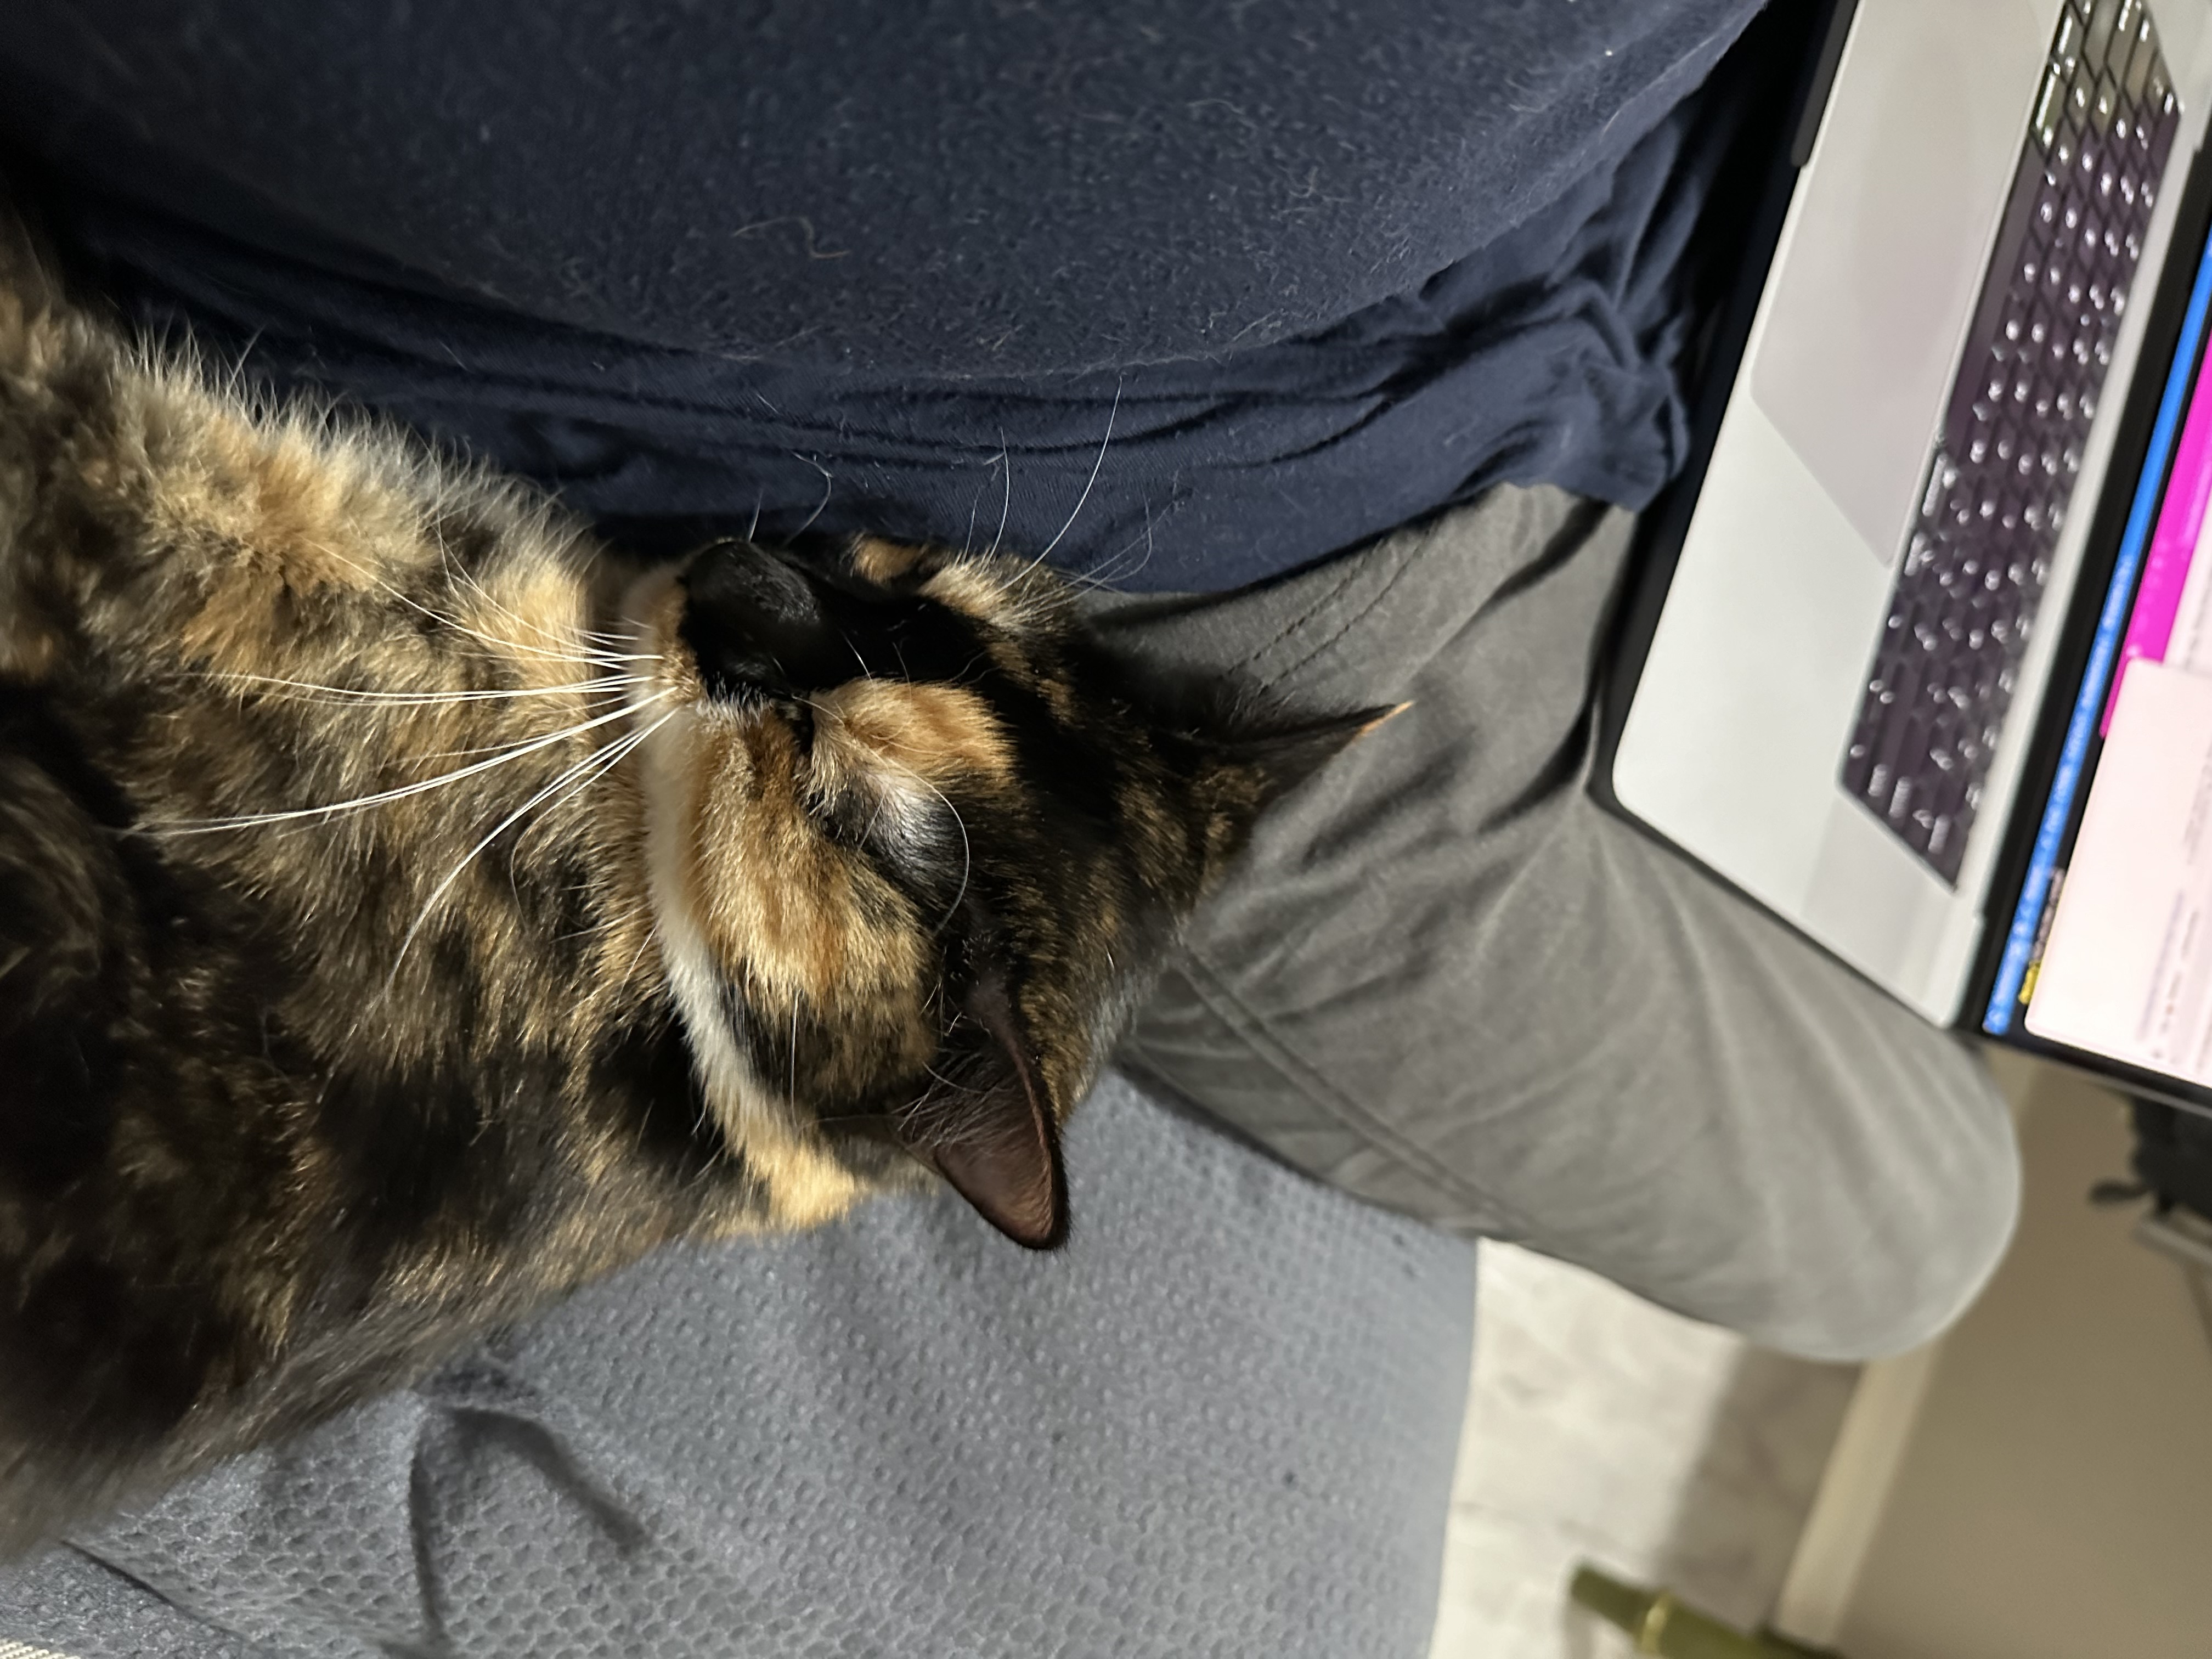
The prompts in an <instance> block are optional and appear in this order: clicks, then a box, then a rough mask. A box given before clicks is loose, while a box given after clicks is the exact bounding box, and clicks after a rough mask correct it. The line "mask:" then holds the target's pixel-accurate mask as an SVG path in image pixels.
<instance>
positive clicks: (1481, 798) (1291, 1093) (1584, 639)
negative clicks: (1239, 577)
mask: <svg viewBox="0 0 2212 1659" xmlns="http://www.w3.org/2000/svg"><path fill="white" fill-rule="evenodd" d="M1633 524H1634V520H1633V519H1632V518H1631V517H1630V516H1629V515H1627V514H1626V513H1619V512H1612V511H1607V510H1606V509H1604V508H1602V507H1598V506H1596V505H1594V504H1591V503H1588V502H1583V501H1577V500H1576V499H1575V498H1573V497H1571V496H1568V495H1564V494H1562V493H1560V492H1559V491H1556V490H1551V489H1537V490H1527V491H1524V490H1516V489H1499V490H1497V491H1494V492H1492V494H1491V495H1487V496H1486V497H1485V498H1484V499H1483V500H1482V501H1480V502H1479V503H1477V504H1475V505H1474V506H1473V507H1467V508H1463V509H1461V510H1459V511H1457V512H1455V513H1449V514H1446V515H1444V516H1443V518H1441V519H1440V520H1437V521H1436V522H1434V523H1433V524H1431V525H1430V526H1424V527H1417V528H1413V529H1409V530H1407V531H1405V532H1401V533H1399V534H1397V535H1395V536H1393V537H1390V538H1386V539H1385V540H1384V541H1383V542H1381V543H1379V544H1376V545H1375V546H1373V547H1371V548H1369V549H1367V550H1363V551H1361V552H1358V553H1357V554H1354V555H1352V556H1347V557H1346V558H1343V559H1340V560H1337V561H1334V562H1330V563H1328V564H1326V565H1323V566H1321V567H1318V568H1315V569H1313V570H1310V571H1309V572H1306V573H1304V574H1299V575H1296V576H1293V577H1291V578H1288V579H1285V580H1280V581H1277V582H1274V583H1271V584H1268V585H1267V586H1261V587H1259V588H1255V589H1249V590H1245V591H1243V592H1237V593H1233V594H1226V595H1208V596H1203V597H1199V598H1194V599H1188V600H1170V601H1142V602H1138V601H1120V602H1116V601H1111V600H1103V601H1097V602H1096V603H1097V606H1098V610H1099V612H1100V616H1101V620H1102V621H1103V623H1105V625H1106V626H1108V627H1109V629H1110V630H1111V631H1112V632H1113V633H1114V635H1115V637H1116V638H1117V639H1118V640H1119V641H1121V642H1122V643H1124V644H1125V645H1126V646H1127V647H1129V648H1130V649H1132V650H1134V651H1137V652H1139V653H1145V654H1147V655H1151V656H1153V657H1156V658H1158V659H1161V660H1164V661H1170V662H1175V663H1180V664H1184V665H1198V666H1219V665H1235V666H1237V667H1239V668H1241V669H1242V670H1243V671H1244V672H1245V673H1247V674H1248V675H1249V676H1250V677H1251V678H1254V679H1255V680H1256V681H1257V682H1259V683H1260V684H1263V685H1265V686H1266V687H1267V688H1269V689H1270V690H1273V692H1275V693H1277V694H1279V696H1282V697H1284V698H1285V699H1286V700H1287V701H1288V702H1291V703H1292V704H1293V705H1297V706H1301V707H1305V708H1316V709H1340V708H1358V707H1364V706H1368V705H1373V704H1379V703H1386V702H1395V701H1398V700H1400V699H1411V700H1412V705H1413V706H1412V707H1411V708H1408V709H1407V710H1406V712H1405V713H1403V714H1401V715H1400V716H1399V717H1398V718H1396V719H1395V720H1390V721H1389V722H1388V723H1387V724H1385V725H1384V726H1382V727H1381V728H1380V729H1379V730H1377V731H1376V732H1374V733H1373V734H1372V735H1370V736H1369V737H1367V738H1363V739H1362V740H1361V741H1359V742H1358V743H1357V744H1354V745H1353V747H1352V750H1350V751H1349V752H1348V753H1346V755H1345V756H1343V757H1341V758H1340V759H1339V760H1338V761H1336V762H1335V763H1333V764H1332V765H1331V766H1330V767H1329V768H1328V769H1327V770H1326V771H1325V772H1324V773H1323V774H1322V776H1320V777H1319V778H1317V779H1316V780H1315V781H1312V782H1310V783H1309V784H1308V785H1306V786H1305V787H1303V788H1302V789H1300V790H1299V791H1297V793H1294V794H1293V795H1292V796H1291V797H1290V798H1289V799H1286V800H1285V802H1284V803H1282V805H1280V806H1279V807H1278V808H1277V809H1276V811H1275V812H1274V814H1273V817H1271V818H1270V819H1269V820H1267V821H1266V822H1265V823H1263V824H1262V826H1261V831H1260V834H1259V836H1258V839H1257V841H1256V842H1255V846H1254V848H1252V850H1251V852H1250V854H1249V856H1248V857H1247V858H1246V860H1244V861H1243V863H1242V864H1241V865H1240V866H1238V868H1237V870H1236V871H1235V872H1232V875H1231V878H1230V881H1229V883H1228V884H1227V886H1226V888H1225V890H1223V891H1222V892H1221V893H1219V894H1218V896H1216V897H1215V898H1213V899H1212V901H1211V902H1209V903H1208V905H1207V906H1206V908H1205V909H1204V910H1203V911H1202V913H1201V915H1200V918H1199V920H1198V921H1197V923H1196V925H1195V927H1194V929H1193V932H1192V934H1191V936H1190V937H1189V939H1188V942H1187V944H1186V946H1185V948H1184V949H1183V950H1182V951H1181V952H1180V954H1179V955H1178V956H1177V957H1176V960H1175V962H1174V963H1173V964H1172V965H1171V966H1170V969H1169V971H1168V973H1167V975H1166V977H1165V979H1164V982H1163V984H1162V985H1161V987H1160V988H1159V990H1158V994H1156V995H1155V997H1154V998H1153V1000H1152V1002H1151V1003H1150V1005H1149V1006H1147V1008H1146V1011H1145V1012H1144V1013H1143V1014H1142V1016H1141V1017H1140V1019H1139V1024H1138V1025H1137V1028H1136V1030H1134V1032H1133V1036H1131V1038H1130V1039H1129V1042H1128V1043H1127V1047H1126V1049H1125V1051H1124V1055H1123V1060H1124V1063H1125V1064H1126V1065H1127V1066H1129V1067H1130V1068H1131V1069H1133V1071H1135V1072H1137V1073H1139V1074H1140V1075H1144V1076H1147V1077H1149V1078H1152V1079H1155V1080H1158V1081H1159V1082H1163V1083H1164V1084H1166V1085H1170V1087H1172V1088H1173V1089H1175V1090H1176V1091H1178V1092H1180V1093H1181V1094H1182V1095H1183V1096H1185V1097H1188V1099H1190V1100H1192V1101H1193V1102H1194V1103H1197V1104H1199V1105H1200V1106H1201V1107H1203V1108H1204V1109H1206V1110H1207V1111H1209V1112H1211V1113H1212V1114H1214V1115H1216V1116H1218V1117H1219V1118H1221V1119H1223V1120H1225V1121H1227V1122H1228V1123H1230V1124H1231V1125H1232V1126H1234V1127H1237V1128H1239V1129H1241V1130H1243V1131H1244V1132H1245V1133H1249V1135H1251V1136H1253V1137H1255V1139H1258V1140H1259V1141H1261V1143H1262V1144H1263V1145H1265V1146H1267V1147H1268V1148H1270V1149H1271V1150H1273V1152H1275V1153H1277V1154H1278V1155H1279V1156H1280V1157H1282V1158H1285V1159H1286V1160H1287V1161H1289V1162H1291V1163H1292V1164H1296V1165H1298V1166H1300V1167H1302V1168H1304V1169H1305V1170H1308V1171H1310V1172H1311V1173H1313V1174H1315V1175H1316V1176H1320V1177H1322V1178H1323V1179H1325V1180H1328V1181H1329V1182H1333V1183H1334V1184H1336V1185H1338V1186H1340V1187H1342V1188H1346V1189H1347V1190H1349V1191H1351V1192H1353V1193H1355V1194H1359V1195H1361V1196H1364V1197H1366V1198H1369V1199H1371V1200H1375V1201H1377V1202H1379V1203H1382V1204H1384V1205H1387V1206H1393V1207H1395V1208H1397V1209H1400V1210H1403V1211H1407V1212H1411V1213H1413V1214H1415V1215H1418V1216H1421V1217H1424V1218H1427V1219H1430V1220H1431V1221H1433V1222H1436V1223H1437V1224H1438V1225H1442V1226H1444V1227H1446V1228H1449V1229H1450V1230H1452V1231H1458V1232H1462V1233H1467V1234H1479V1235H1483V1236H1488V1237H1503V1238H1510V1239H1516V1240H1519V1241H1521V1242H1523V1243H1528V1244H1530V1245H1532V1246H1534V1247H1535V1248H1537V1249H1541V1250H1544V1251H1546V1252H1547V1253H1549V1254H1552V1255H1558V1256H1560V1257H1563V1258H1565V1259H1566V1260H1569V1261H1575V1262H1577V1263H1580V1264H1582V1265H1584V1266H1586V1267H1591V1268H1594V1269H1595V1270H1596V1271H1598V1272H1600V1273H1604V1274H1605V1275H1607V1277H1609V1278H1611V1279H1615V1280H1617V1281H1618V1282H1620V1283H1621V1284H1623V1285H1626V1286H1628V1287H1629V1288H1631V1289H1632V1290H1635V1291H1639V1292H1641V1293H1643V1294H1644V1295H1646V1296H1648V1297H1651V1298H1652V1299H1654V1300H1656V1301H1658V1302H1660V1303H1662V1304H1667V1305H1668V1306H1670V1307H1673V1308H1676V1309H1678V1310H1681V1311H1683V1312H1686V1313H1688V1314H1692V1315H1694V1316H1698V1317H1700V1318H1703V1319H1707V1320H1711V1321H1714V1322H1718V1323H1721V1324H1724V1325H1727V1326H1730V1327H1732V1328H1735V1329H1738V1330H1741V1331H1742V1332H1744V1333H1745V1334H1748V1335H1750V1336H1752V1337H1753V1338H1754V1339H1756V1340H1760V1341H1763V1342H1765V1343H1768V1344H1771V1345H1772V1346H1778V1347H1782V1348H1786V1349H1790V1350H1794V1351H1796V1352H1804V1353H1808V1354H1813V1355H1817V1356H1821V1357H1831V1358H1843V1357H1860V1356H1864V1355H1869V1354H1875V1353H1881V1352H1891V1351H1894V1350H1897V1349H1900V1348H1903V1347H1905V1346H1910V1345H1911V1344H1913V1343H1915V1342H1917V1341H1918V1340H1923V1339H1924V1338H1926V1337H1927V1336H1929V1335H1930V1334H1933V1333H1934V1332H1936V1330H1938V1329H1940V1328H1942V1326H1943V1325H1944V1324H1945V1323H1946V1322H1948V1320H1949V1319H1950V1318H1951V1317H1952V1316H1954V1315H1955V1313H1956V1312H1957V1311H1958V1310H1960V1307H1961V1306H1962V1305H1963V1304H1964V1303H1965V1302H1966V1299H1967V1298H1968V1297H1971V1295H1972V1293H1973V1291H1975V1290H1976V1289H1978V1286H1979V1285H1980V1284H1981V1283H1982V1281H1983V1279H1984V1278H1985V1277H1986V1276H1987V1273H1989V1271H1990V1268H1991V1267H1993V1266H1994V1265H1995V1261H1996V1256H1997V1255H1998V1254H1999V1252H2000V1251H2001V1250H2002V1247H2003V1244H2004V1243H2005V1240H2006V1239H2007V1237H2008V1236H2009V1231H2010V1227H2011V1222H2012V1218H2013V1214H2014V1211H2015V1205H2016V1201H2017V1192H2018V1158H2017V1152H2016V1148H2015V1143H2014V1140H2013V1135H2012V1129H2011V1125H2010V1121H2009V1118H2008V1115H2007V1112H2006V1109H2005V1107H2004V1104H2003V1102H2002V1098H2001V1097H2000V1096H1999V1095H1998V1093H1997V1091H1996V1087H1995V1085H1994V1084H1993V1083H1992V1081H1991V1080H1990V1077H1989V1075H1988V1073H1987V1072H1986V1070H1985V1069H1984V1066H1983V1064H1982V1062H1981V1060H1980V1059H1979V1058H1978V1056H1977V1055H1976V1054H1974V1052H1973V1051H1972V1048H1970V1047H1969V1046H1968V1045H1967V1043H1966V1042H1965V1041H1964V1040H1963V1039H1960V1038H1959V1037H1956V1036H1951V1035H1949V1034H1946V1033H1942V1032H1939V1031H1936V1030H1933V1029H1932V1028H1930V1027H1928V1026H1927V1025H1925V1024H1923V1023H1922V1022H1921V1021H1920V1020H1919V1019H1918V1018H1917V1017H1916V1016H1914V1015H1912V1014H1911V1013H1910V1012H1907V1011H1906V1010H1905V1009H1904V1008H1903V1007H1902V1006H1899V1005H1897V1004H1895V1003H1893V1002H1892V1001H1891V1000H1889V999H1888V998H1887V997H1886V996H1885V995H1883V994H1881V992H1879V991H1877V990H1875V988H1874V987H1872V986H1870V985H1869V984H1868V983H1866V982H1865V981H1863V980H1861V979H1859V978H1858V977H1857V975H1854V974H1852V973H1851V972H1850V970H1849V969H1845V968H1844V967H1842V966H1841V965H1839V964H1838V963H1836V962H1834V961H1833V960H1832V959H1831V958H1829V957H1826V956H1825V955H1823V954H1822V953H1820V951H1817V950H1815V949H1814V947H1813V946H1811V945H1808V944H1806V943H1804V942H1803V941H1802V940H1801V939H1798V938H1797V937H1796V935H1794V934H1792V933H1790V932H1789V931H1787V930H1786V929H1785V928H1784V927H1782V926H1781V924H1779V923H1778V922H1777V921H1773V920H1772V919H1771V918H1769V917H1768V916H1766V915H1764V914H1763V913H1761V912H1759V911H1758V910H1757V909H1755V908H1753V907H1752V906H1751V905H1750V904H1749V903H1748V902H1746V901H1744V900H1742V899H1741V898H1739V897H1737V896H1734V895H1732V894H1730V893H1729V892H1728V891H1726V890H1724V889H1723V887H1722V886H1721V885H1720V884H1717V882H1714V881H1713V880H1711V878H1708V877H1706V876H1705V875H1704V874H1703V873H1701V872H1699V871H1697V870H1696V869H1694V868H1693V867H1692V866H1690V865H1689V864H1688V863H1687V862H1686V860H1683V859H1681V858H1680V857H1679V856H1677V855H1676V854H1673V853H1671V852H1669V851H1668V850H1667V849H1665V848H1662V847H1661V846H1659V845H1658V844H1657V843H1656V842H1653V841H1651V840H1650V839H1649V838H1647V837H1646V836H1644V835H1642V834H1641V833H1640V832H1639V831H1638V830H1636V829H1633V828H1632V827H1631V826H1629V825H1628V824H1626V823H1622V822H1621V821H1620V820H1618V819H1616V818H1614V817H1611V816H1610V815H1608V814H1607V813H1606V812H1605V811H1602V810H1601V808H1599V807H1598V806H1597V805H1596V804H1595V802H1594V801H1593V800H1592V799H1590V798H1589V795H1588V793H1586V791H1585V789H1584V787H1583V782H1584V777H1585V770H1586V765H1585V763H1586V755H1587V750H1588V747H1589V729H1588V720H1587V717H1586V710H1587V708H1588V706H1589V696H1588V692H1589V684H1590V679H1591V672H1592V668H1593V654H1594V652H1595V649H1596V641H1598V640H1599V638H1600V637H1601V632H1602V626H1603V621H1604V618H1605V616H1606V613H1607V609H1608V605H1609V601H1610V598H1611V595H1612V593H1613V590H1614V588H1615V586H1616V585H1617V582H1618V579H1619V576H1620V570H1621V567H1622V564H1623V561H1624V558H1625V556H1626V550H1627V546H1628V543H1629V539H1630V535H1631V532H1632V526H1633Z"/></svg>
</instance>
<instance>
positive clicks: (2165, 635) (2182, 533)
mask: <svg viewBox="0 0 2212 1659" xmlns="http://www.w3.org/2000/svg"><path fill="white" fill-rule="evenodd" d="M2208 500H2212V374H2199V375H2198V376H2197V390H2196V392H2194V393H2193V394H2191V398H2190V399H2189V418H2188V419H2187V420H2186V421H2185V422H2183V423H2182V428H2181V441H2180V443H2179V444H2178V445H2177V446H2175V448H2174V452H2173V471H2172V473H2170V474H2169V475H2168V476H2167V479H2166V499H2165V500H2164V501H2161V502H2160V504H2159V509H2158V526H2157V528H2155V529H2154V530H2153V531H2152V532H2151V536H2150V551H2149V552H2148V554H2147V555H2145V556H2144V558H2143V571H2142V580H2141V581H2140V582H2139V583H2137V584H2136V603H2135V609H2134V610H2133V611H2130V613H2129V615H2128V636H2127V638H2126V640H2125V641H2123V642H2122V643H2121V646H2120V660H2119V665H2118V667H2117V668H2116V669H2114V670H2113V672H2112V695H2111V696H2108V697H2106V699H2105V717H2104V719H2102V720H2100V721H2099V722H2098V723H2097V734H2098V735H2099V736H2100V737H2102V736H2104V735H2105V734H2106V732H2109V731H2110V730H2111V728H2112V711H2113V710H2114V709H2115V708H2118V707H2119V703H2120V685H2121V683H2122V682H2123V681H2124V679H2125V678H2127V672H2128V665H2129V664H2130V663H2131V662H2134V661H2136V659H2138V658H2148V659H2149V660H2151V661H2152V662H2164V661H2165V660H2166V642H2167V641H2169V640H2171V639H2172V637H2173V618H2174V615H2175V613H2176V612H2177V611H2179V610H2180V609H2181V591H2182V589H2183V588H2184V587H2185V586H2186V585H2187V584H2188V580H2189V563H2190V561H2191V558H2192V557H2194V556H2195V555H2196V552H2197V532H2199V531H2201V530H2202V529H2203V527H2204V507H2205V503H2206V501H2208Z"/></svg>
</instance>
